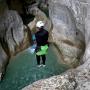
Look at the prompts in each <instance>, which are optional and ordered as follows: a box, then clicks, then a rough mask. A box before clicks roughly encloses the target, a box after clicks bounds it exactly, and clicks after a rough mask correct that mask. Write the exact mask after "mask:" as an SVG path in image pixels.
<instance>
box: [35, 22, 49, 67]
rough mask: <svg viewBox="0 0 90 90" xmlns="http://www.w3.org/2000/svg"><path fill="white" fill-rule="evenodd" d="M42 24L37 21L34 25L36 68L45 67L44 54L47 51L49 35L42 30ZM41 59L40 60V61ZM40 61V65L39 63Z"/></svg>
mask: <svg viewBox="0 0 90 90" xmlns="http://www.w3.org/2000/svg"><path fill="white" fill-rule="evenodd" d="M44 25H45V24H44V22H43V21H38V22H37V23H36V33H35V41H36V44H37V46H36V50H35V52H36V60H37V65H38V67H40V66H43V67H45V66H46V65H45V61H46V54H47V50H48V36H49V33H48V31H47V30H45V29H44ZM41 59H42V60H41ZM41 61H42V63H41Z"/></svg>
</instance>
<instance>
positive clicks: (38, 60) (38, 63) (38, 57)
mask: <svg viewBox="0 0 90 90" xmlns="http://www.w3.org/2000/svg"><path fill="white" fill-rule="evenodd" d="M36 59H37V65H40V56H38V55H36Z"/></svg>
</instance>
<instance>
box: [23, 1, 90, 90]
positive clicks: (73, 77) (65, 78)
mask: <svg viewBox="0 0 90 90" xmlns="http://www.w3.org/2000/svg"><path fill="white" fill-rule="evenodd" d="M49 9H50V17H51V19H52V22H53V26H54V28H53V30H52V35H55V36H57V38H56V37H55V36H54V37H55V40H57V41H59V40H58V39H60V41H61V40H62V41H63V40H68V41H70V42H69V43H70V44H71V42H72V43H73V45H75V46H77V44H78V43H79V45H80V44H81V45H82V44H83V43H82V42H85V53H84V56H83V58H82V59H81V60H82V61H84V64H82V65H81V66H79V67H77V68H76V69H72V70H69V71H67V72H65V73H64V74H62V75H59V76H55V77H51V78H49V79H45V80H40V81H37V82H35V83H33V84H32V85H30V86H27V87H26V88H24V89H23V90H89V89H90V58H89V57H90V43H89V42H90V33H89V32H90V31H89V29H90V25H89V23H90V1H89V0H50V7H49ZM69 11H70V12H71V13H72V14H71V15H72V16H73V19H74V22H73V20H72V19H71V17H72V16H71V15H70V12H69ZM62 26H63V27H62ZM60 30H62V31H60ZM68 31H69V32H68ZM58 32H60V33H59V35H58ZM66 32H67V33H66ZM69 33H70V36H69ZM84 38H85V39H84ZM77 39H78V41H77ZM84 40H85V41H84ZM65 42H66V41H64V42H63V45H64V46H63V47H64V48H66V45H67V44H68V43H65ZM77 42H78V43H77ZM55 43H56V44H58V42H55ZM60 44H62V43H59V44H58V46H59V47H60ZM71 45H72V44H71ZM71 47H72V46H70V45H69V49H71ZM60 48H61V47H60ZM80 48H81V46H80ZM80 48H78V47H76V50H78V51H80ZM72 50H73V52H72V53H73V55H75V51H74V49H72ZM68 52H70V51H69V50H68ZM78 54H79V53H78ZM78 54H77V52H76V55H78ZM71 55H72V54H70V57H71Z"/></svg>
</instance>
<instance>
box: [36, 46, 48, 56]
mask: <svg viewBox="0 0 90 90" xmlns="http://www.w3.org/2000/svg"><path fill="white" fill-rule="evenodd" d="M47 50H48V45H44V46H41V49H40V51H38V52H37V53H36V55H38V56H40V55H45V54H47Z"/></svg>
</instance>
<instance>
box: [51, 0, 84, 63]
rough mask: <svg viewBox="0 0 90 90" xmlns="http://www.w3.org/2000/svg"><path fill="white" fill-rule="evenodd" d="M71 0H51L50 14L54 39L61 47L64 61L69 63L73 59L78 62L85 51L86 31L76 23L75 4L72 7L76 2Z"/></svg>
mask: <svg viewBox="0 0 90 90" xmlns="http://www.w3.org/2000/svg"><path fill="white" fill-rule="evenodd" d="M71 1H72V2H71ZM71 1H67V0H66V1H65V0H61V1H58V0H55V1H53V0H50V2H49V14H50V15H49V16H50V19H51V20H52V23H53V29H52V32H51V36H52V40H53V42H54V43H55V44H56V45H57V46H58V48H59V49H60V51H61V53H62V55H63V58H64V61H66V63H69V64H70V62H71V60H72V61H73V63H74V60H75V62H76V60H77V58H78V57H81V56H82V54H83V52H84V35H83V34H84V33H83V31H81V30H80V29H79V28H78V27H77V25H76V21H77V15H76V17H75V16H74V13H73V6H72V7H71V5H72V4H76V2H74V0H71ZM76 7H77V6H76ZM79 19H80V18H79ZM82 22H83V21H82ZM83 29H84V28H83ZM80 47H81V48H80Z"/></svg>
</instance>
